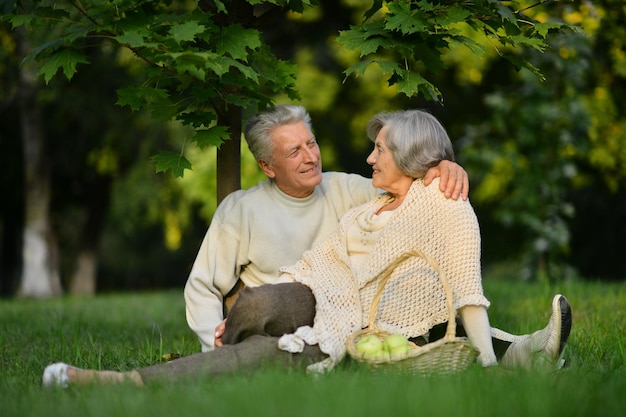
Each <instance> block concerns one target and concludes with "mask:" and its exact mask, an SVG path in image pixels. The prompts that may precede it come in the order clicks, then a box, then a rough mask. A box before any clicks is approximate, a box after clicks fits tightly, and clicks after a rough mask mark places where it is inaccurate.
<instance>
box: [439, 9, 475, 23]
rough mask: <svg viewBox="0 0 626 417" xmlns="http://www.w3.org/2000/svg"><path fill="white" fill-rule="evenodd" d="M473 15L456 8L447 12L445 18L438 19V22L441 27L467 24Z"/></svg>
mask: <svg viewBox="0 0 626 417" xmlns="http://www.w3.org/2000/svg"><path fill="white" fill-rule="evenodd" d="M471 15H472V12H470V11H469V10H466V9H464V8H462V7H460V6H454V7H451V8H450V9H448V10H446V12H445V14H443V16H441V17H438V18H436V19H435V20H436V22H437V23H438V24H439V25H441V26H449V25H451V24H453V23H459V22H465V21H467V19H468V18H469V17H470V16H471Z"/></svg>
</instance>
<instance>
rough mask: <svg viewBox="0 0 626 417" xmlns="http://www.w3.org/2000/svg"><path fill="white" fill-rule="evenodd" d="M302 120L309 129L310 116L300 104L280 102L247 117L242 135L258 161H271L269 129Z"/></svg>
mask: <svg viewBox="0 0 626 417" xmlns="http://www.w3.org/2000/svg"><path fill="white" fill-rule="evenodd" d="M298 122H304V124H305V125H306V126H307V127H308V128H309V130H311V116H309V113H308V112H307V111H306V109H305V108H304V107H302V106H294V105H289V104H282V105H278V106H275V107H273V108H270V109H268V110H266V111H264V112H261V113H258V114H256V115H255V116H253V117H251V118H250V119H248V121H247V122H246V125H245V127H244V136H245V138H246V142H248V148H250V152H252V155H254V158H255V159H256V160H257V161H258V160H261V161H265V162H268V163H271V162H272V150H273V149H272V138H271V130H272V129H273V128H275V127H277V126H282V125H287V124H292V123H298Z"/></svg>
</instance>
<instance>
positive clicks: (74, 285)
mask: <svg viewBox="0 0 626 417" xmlns="http://www.w3.org/2000/svg"><path fill="white" fill-rule="evenodd" d="M112 187H113V181H112V178H111V177H110V176H106V175H105V176H99V177H98V178H96V179H95V180H94V181H92V182H91V183H90V185H89V187H88V189H89V191H88V193H87V201H86V204H85V205H86V209H87V220H86V221H85V224H83V229H82V232H81V236H80V240H79V242H78V248H79V249H78V253H77V254H76V263H75V264H74V272H73V274H72V277H71V279H70V286H69V292H70V294H72V295H94V294H95V293H96V289H97V278H98V277H97V273H98V252H99V248H100V238H101V236H102V228H103V227H104V220H105V218H106V214H107V211H108V210H109V207H110V202H111V192H112V191H111V190H112Z"/></svg>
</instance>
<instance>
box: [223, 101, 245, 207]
mask: <svg viewBox="0 0 626 417" xmlns="http://www.w3.org/2000/svg"><path fill="white" fill-rule="evenodd" d="M241 118H242V112H241V107H237V106H228V107H226V108H225V109H224V111H220V112H218V124H219V125H220V126H228V129H229V132H230V140H227V141H226V142H224V143H222V145H221V146H220V147H219V149H218V150H217V204H219V203H220V202H221V201H222V200H223V199H224V197H226V196H227V195H228V194H230V193H232V192H233V191H237V190H239V189H240V188H241V122H242V120H241Z"/></svg>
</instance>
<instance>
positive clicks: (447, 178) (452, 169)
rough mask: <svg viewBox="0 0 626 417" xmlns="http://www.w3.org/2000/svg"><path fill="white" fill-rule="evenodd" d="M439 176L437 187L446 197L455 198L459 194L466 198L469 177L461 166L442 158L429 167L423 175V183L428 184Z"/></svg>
mask: <svg viewBox="0 0 626 417" xmlns="http://www.w3.org/2000/svg"><path fill="white" fill-rule="evenodd" d="M437 177H439V189H440V190H441V192H443V195H445V196H446V198H452V199H453V200H457V199H458V198H459V196H461V197H462V198H463V200H467V196H468V195H469V178H468V177H467V172H465V170H464V169H463V167H462V166H461V165H459V164H457V163H456V162H452V161H448V160H443V161H441V162H440V163H439V165H437V166H436V167H432V168H429V169H428V171H427V172H426V175H425V176H424V185H429V184H430V183H431V182H433V180H434V179H435V178H437Z"/></svg>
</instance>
